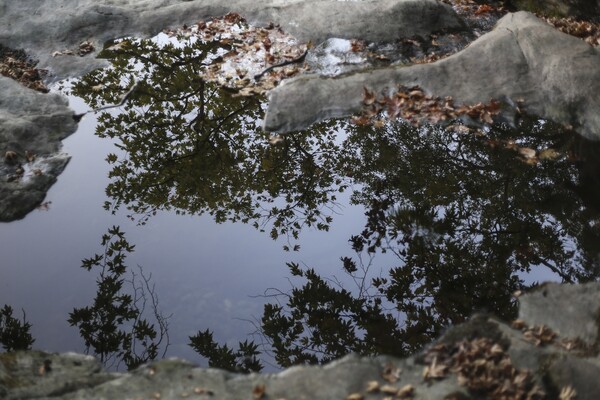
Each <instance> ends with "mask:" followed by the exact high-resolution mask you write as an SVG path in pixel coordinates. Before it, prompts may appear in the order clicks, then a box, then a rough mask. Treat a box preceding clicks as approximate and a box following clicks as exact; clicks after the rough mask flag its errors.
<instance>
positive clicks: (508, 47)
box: [264, 12, 600, 139]
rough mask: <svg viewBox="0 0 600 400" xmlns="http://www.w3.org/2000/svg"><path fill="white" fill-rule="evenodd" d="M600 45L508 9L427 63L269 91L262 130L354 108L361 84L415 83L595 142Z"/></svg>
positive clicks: (306, 80) (292, 126)
mask: <svg viewBox="0 0 600 400" xmlns="http://www.w3.org/2000/svg"><path fill="white" fill-rule="evenodd" d="M599 66H600V50H599V49H598V48H594V47H592V46H590V45H589V44H587V43H585V42H584V41H582V40H580V39H577V38H575V37H572V36H569V35H566V34H563V33H561V32H559V31H558V30H556V29H555V28H553V27H552V26H550V25H548V24H547V23H546V22H544V21H542V20H540V19H538V18H536V17H535V16H534V15H532V14H530V13H527V12H518V13H514V14H508V15H506V16H505V17H503V18H502V19H501V20H500V21H499V22H498V24H497V25H496V27H495V28H494V30H493V31H491V32H489V33H487V34H485V35H483V36H481V37H480V38H479V39H477V40H476V41H474V42H473V43H471V44H470V45H469V46H468V47H467V48H465V49H464V50H462V51H460V52H458V53H456V54H454V55H452V56H450V57H448V58H446V59H443V60H439V61H437V62H434V63H431V64H420V65H412V66H408V67H406V66H396V67H389V68H384V69H378V70H372V71H365V72H360V73H351V74H349V75H346V76H340V77H336V78H324V77H319V76H301V77H299V78H296V79H292V80H290V81H287V82H284V84H282V85H281V86H279V87H277V88H275V89H274V90H273V91H272V92H271V94H270V98H269V100H270V101H269V108H268V110H267V115H266V117H265V124H264V127H265V129H266V130H268V131H275V132H288V131H294V130H299V129H303V128H306V127H307V126H309V125H310V124H312V123H314V122H316V121H320V120H323V119H327V118H331V117H342V116H348V115H351V114H353V113H356V112H358V111H360V110H361V106H362V95H363V88H364V87H368V88H370V89H371V90H375V91H376V92H382V91H390V90H393V89H394V88H396V87H397V85H398V84H403V85H406V86H413V85H419V86H420V87H422V88H423V89H424V90H425V91H426V92H427V93H428V94H431V95H435V96H441V97H445V96H452V97H453V98H454V100H455V103H456V104H476V103H479V102H489V101H490V100H491V99H498V100H510V101H509V103H510V102H511V101H512V102H516V101H518V100H523V101H524V104H523V107H522V108H524V110H525V111H526V112H528V113H531V114H533V115H537V116H539V117H542V118H547V119H551V120H554V121H556V122H558V123H562V124H565V125H571V126H572V127H573V128H574V129H575V130H576V131H578V132H579V133H581V134H582V135H584V136H586V137H589V138H595V139H600V112H598V111H599V110H600V96H598V93H600V68H599Z"/></svg>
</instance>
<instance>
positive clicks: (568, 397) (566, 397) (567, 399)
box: [558, 386, 577, 400]
mask: <svg viewBox="0 0 600 400" xmlns="http://www.w3.org/2000/svg"><path fill="white" fill-rule="evenodd" d="M558 398H559V400H574V399H575V398H577V392H576V391H575V389H573V387H572V386H567V387H564V388H562V389H561V390H560V394H559V395H558Z"/></svg>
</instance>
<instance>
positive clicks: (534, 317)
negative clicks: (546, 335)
mask: <svg viewBox="0 0 600 400" xmlns="http://www.w3.org/2000/svg"><path fill="white" fill-rule="evenodd" d="M519 301H520V307H519V319H522V320H523V321H525V322H526V323H527V324H528V325H546V326H547V327H549V328H550V329H552V330H553V331H555V332H556V333H557V334H559V335H560V336H562V337H566V338H573V339H574V338H579V339H581V340H583V341H584V342H585V343H587V344H588V345H597V344H598V339H599V337H598V332H599V329H600V325H599V324H598V321H599V320H600V283H598V282H593V283H587V284H584V285H570V284H562V285H561V284H557V283H547V284H545V285H543V286H542V287H540V288H538V289H536V290H534V291H532V292H530V293H527V294H525V295H523V296H522V297H521V298H520V299H519ZM565 316H568V318H565Z"/></svg>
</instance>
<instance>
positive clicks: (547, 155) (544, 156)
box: [538, 149, 560, 161]
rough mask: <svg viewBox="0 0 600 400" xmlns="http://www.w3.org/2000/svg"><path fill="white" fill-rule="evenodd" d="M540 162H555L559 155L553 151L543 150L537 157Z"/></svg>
mask: <svg viewBox="0 0 600 400" xmlns="http://www.w3.org/2000/svg"><path fill="white" fill-rule="evenodd" d="M538 157H539V159H540V160H549V161H552V160H556V159H558V158H559V157H560V153H559V152H558V151H556V150H554V149H544V150H542V151H540V154H539V155H538Z"/></svg>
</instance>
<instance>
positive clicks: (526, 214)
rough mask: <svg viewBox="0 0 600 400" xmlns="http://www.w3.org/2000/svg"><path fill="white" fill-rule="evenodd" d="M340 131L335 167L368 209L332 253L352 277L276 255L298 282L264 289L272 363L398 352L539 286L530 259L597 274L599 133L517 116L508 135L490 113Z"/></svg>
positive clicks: (575, 275) (510, 308) (512, 305)
mask: <svg viewBox="0 0 600 400" xmlns="http://www.w3.org/2000/svg"><path fill="white" fill-rule="evenodd" d="M349 133H350V134H349V136H348V139H347V140H346V141H345V143H344V151H343V153H342V154H341V155H340V160H341V163H340V168H341V169H342V170H343V171H352V172H351V174H352V178H353V179H354V181H355V185H356V186H355V187H360V189H357V190H355V192H354V193H353V197H352V200H353V202H354V203H357V204H362V205H364V206H365V207H366V210H367V211H366V213H365V216H366V224H365V229H364V230H363V231H362V232H360V233H358V234H356V235H354V236H352V237H351V238H350V240H349V242H350V245H351V248H352V251H353V254H352V255H350V256H345V257H342V259H341V264H342V265H341V267H342V270H343V271H344V272H345V273H346V274H347V276H348V278H350V279H347V280H345V282H350V285H348V284H346V286H347V287H346V288H344V286H343V285H342V283H341V282H340V281H336V280H332V279H329V278H323V277H322V276H320V275H319V274H318V273H317V272H316V270H315V269H311V268H308V269H301V268H300V267H299V266H298V265H297V264H289V265H288V267H289V268H290V271H291V274H292V275H293V276H295V277H297V278H299V279H300V281H301V282H300V284H297V285H296V286H294V287H293V289H292V290H291V291H289V292H283V291H275V292H269V293H268V295H269V296H272V297H273V299H274V301H272V302H271V303H270V304H267V305H266V306H265V308H264V313H263V316H262V319H261V320H260V326H259V328H260V331H261V333H262V334H263V336H264V338H265V339H266V342H267V343H268V346H267V347H266V348H265V349H264V350H265V351H267V352H273V355H274V357H275V359H276V361H277V363H278V364H279V365H281V366H284V367H285V366H289V365H293V364H297V363H322V362H326V361H329V360H331V359H334V358H338V357H340V356H342V355H344V354H346V353H349V352H357V353H360V354H364V355H376V354H381V353H386V354H393V355H406V354H409V353H413V352H415V351H417V350H419V349H420V348H421V347H422V346H423V345H425V344H426V343H429V342H430V341H432V340H433V339H435V338H436V337H437V336H439V335H440V334H441V332H442V330H443V329H444V328H445V327H447V326H448V325H450V324H456V323H460V322H462V321H464V320H465V319H466V318H468V317H469V316H471V315H472V314H473V313H475V312H491V313H493V314H495V315H496V316H498V317H500V318H503V319H506V320H510V319H512V318H515V317H516V311H517V310H516V301H515V299H514V298H513V295H512V294H513V293H514V292H515V291H516V290H527V289H528V288H530V287H532V286H535V285H537V283H536V282H527V281H525V280H524V277H526V276H527V273H529V272H532V271H534V270H535V272H538V273H539V272H541V271H543V270H546V271H549V272H551V273H552V274H553V275H554V276H555V277H556V278H557V279H559V280H562V281H563V282H587V281H591V280H597V279H598V274H599V271H600V269H599V255H600V213H599V210H598V204H600V198H599V196H598V190H597V185H590V182H594V183H597V181H598V179H599V178H598V177H599V176H600V175H599V174H598V172H600V165H599V164H598V161H597V160H598V157H597V155H598V154H600V146H598V144H594V143H589V142H586V141H582V139H580V138H577V137H574V136H571V135H569V134H566V133H565V132H562V131H561V130H560V129H558V128H557V127H556V126H553V125H552V124H550V123H543V122H538V121H529V120H528V121H523V122H522V124H521V125H520V126H519V129H518V136H517V137H518V138H517V139H515V131H514V130H511V129H509V128H507V127H502V126H499V127H495V129H493V130H492V131H490V132H488V133H487V134H486V135H483V136H482V135H474V134H470V133H469V134H465V133H457V132H453V131H446V130H442V129H432V128H422V129H418V128H414V127H411V126H408V125H404V124H402V123H392V124H389V125H387V126H385V127H383V128H378V129H377V128H372V127H354V128H353V129H352V131H350V132H349ZM526 149H533V150H535V154H536V156H535V157H532V156H531V154H533V153H532V152H530V151H528V150H527V151H526ZM521 154H525V155H528V157H523V156H521ZM374 271H382V272H381V273H375V272H374Z"/></svg>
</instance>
